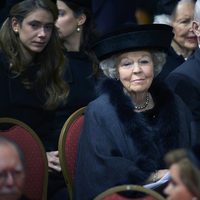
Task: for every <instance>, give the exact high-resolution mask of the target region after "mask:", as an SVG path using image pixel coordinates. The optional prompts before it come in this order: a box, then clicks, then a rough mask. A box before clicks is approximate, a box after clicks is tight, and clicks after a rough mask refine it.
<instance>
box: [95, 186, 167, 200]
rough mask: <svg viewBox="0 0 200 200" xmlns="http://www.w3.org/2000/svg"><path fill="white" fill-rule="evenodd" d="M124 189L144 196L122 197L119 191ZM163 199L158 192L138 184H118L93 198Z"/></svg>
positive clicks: (122, 199)
mask: <svg viewBox="0 0 200 200" xmlns="http://www.w3.org/2000/svg"><path fill="white" fill-rule="evenodd" d="M125 191H134V192H140V193H143V194H144V195H145V196H144V197H135V198H134V197H133V198H132V197H131V198H127V197H123V196H121V195H120V194H118V193H119V192H125ZM128 199H129V200H130V199H132V200H165V198H164V197H163V196H161V195H160V194H159V193H158V192H156V191H154V190H152V189H148V188H144V187H143V186H140V185H120V186H115V187H112V188H110V189H108V190H106V191H104V192H102V193H100V194H99V195H98V196H97V197H95V198H94V200H128Z"/></svg>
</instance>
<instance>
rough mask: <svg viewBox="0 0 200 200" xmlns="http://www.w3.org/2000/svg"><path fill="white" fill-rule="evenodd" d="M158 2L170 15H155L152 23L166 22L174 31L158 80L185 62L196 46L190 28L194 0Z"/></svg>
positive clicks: (195, 38)
mask: <svg viewBox="0 0 200 200" xmlns="http://www.w3.org/2000/svg"><path fill="white" fill-rule="evenodd" d="M158 4H159V8H160V7H161V8H162V6H163V12H166V13H168V14H170V15H166V14H163V15H157V16H155V21H154V23H168V24H169V25H171V26H172V27H173V33H174V38H173V40H172V43H171V48H170V49H169V51H168V55H167V58H166V63H165V65H164V66H163V70H162V72H161V73H160V74H159V76H158V78H159V79H160V80H163V79H165V78H166V77H167V76H168V75H169V73H170V72H171V71H173V70H174V69H176V68H177V67H178V66H179V65H181V64H182V63H183V62H185V60H187V59H188V57H189V56H190V55H192V53H193V52H194V50H195V48H196V47H197V37H196V36H195V34H194V32H193V30H192V20H193V15H194V6H195V0H179V1H177V2H176V1H168V0H163V1H162V0H161V1H159V2H158ZM169 6H170V8H169ZM171 12H172V13H171ZM167 20H168V22H167Z"/></svg>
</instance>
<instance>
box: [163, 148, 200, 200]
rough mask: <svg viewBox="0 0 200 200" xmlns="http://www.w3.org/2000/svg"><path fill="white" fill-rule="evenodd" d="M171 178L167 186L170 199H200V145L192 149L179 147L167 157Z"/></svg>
mask: <svg viewBox="0 0 200 200" xmlns="http://www.w3.org/2000/svg"><path fill="white" fill-rule="evenodd" d="M165 160H166V163H167V165H168V166H169V168H170V175H171V180H170V183H169V185H168V186H167V187H166V188H165V194H166V195H167V196H168V197H167V199H169V200H180V199H181V200H198V199H200V146H199V145H196V146H195V147H193V149H192V150H184V149H179V150H175V151H172V152H170V153H168V154H167V155H166V157H165Z"/></svg>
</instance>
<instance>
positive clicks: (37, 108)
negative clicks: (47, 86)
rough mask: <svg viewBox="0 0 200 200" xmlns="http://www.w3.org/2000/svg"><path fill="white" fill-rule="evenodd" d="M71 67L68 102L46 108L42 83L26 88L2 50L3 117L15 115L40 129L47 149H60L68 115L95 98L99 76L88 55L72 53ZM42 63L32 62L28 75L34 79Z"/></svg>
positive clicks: (0, 105)
mask: <svg viewBox="0 0 200 200" xmlns="http://www.w3.org/2000/svg"><path fill="white" fill-rule="evenodd" d="M68 57H69V68H68V67H66V68H67V69H68V70H67V71H66V73H65V80H66V81H67V82H68V84H69V86H70V93H69V96H68V99H67V103H66V104H65V105H60V106H59V107H58V108H57V109H55V110H51V111H49V110H45V109H44V107H43V105H44V102H45V99H44V97H43V91H41V89H40V88H39V87H37V86H36V87H33V89H30V90H28V89H25V87H24V85H23V84H22V83H21V79H20V78H21V77H20V76H16V75H13V74H11V72H10V71H9V70H8V69H9V63H8V62H7V59H6V58H5V56H3V54H0V90H1V96H0V117H13V118H16V119H18V120H21V121H23V122H25V123H27V124H28V125H29V126H30V127H31V128H32V129H33V130H35V131H36V133H37V134H38V136H39V137H40V139H41V140H42V142H43V144H44V146H45V148H46V150H47V151H53V150H57V144H58V138H59V135H60V131H61V128H62V126H63V124H64V122H65V121H66V120H67V118H68V117H69V116H70V115H71V114H72V113H73V112H74V111H75V110H77V109H78V108H80V107H82V106H86V105H87V104H88V103H89V102H90V101H91V100H93V99H94V98H95V90H94V88H95V78H94V76H92V73H93V71H92V63H91V62H90V61H89V60H88V58H87V57H86V55H83V54H81V53H78V52H77V53H69V54H68ZM37 68H38V66H30V67H29V69H28V72H27V73H28V76H29V77H31V78H32V79H34V75H35V74H36V71H37Z"/></svg>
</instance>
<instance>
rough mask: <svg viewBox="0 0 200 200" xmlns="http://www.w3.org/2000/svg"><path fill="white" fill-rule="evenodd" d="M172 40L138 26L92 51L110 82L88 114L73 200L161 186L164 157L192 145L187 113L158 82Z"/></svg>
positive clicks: (163, 31)
mask: <svg viewBox="0 0 200 200" xmlns="http://www.w3.org/2000/svg"><path fill="white" fill-rule="evenodd" d="M172 37H173V34H172V29H171V27H170V26H168V25H158V24H153V25H135V26H130V27H125V28H123V29H120V30H119V31H116V32H115V33H114V34H108V35H106V36H104V37H103V38H102V39H101V40H100V41H99V42H97V43H96V45H94V51H95V52H96V55H97V57H98V58H99V60H100V67H101V69H102V70H103V72H104V74H105V75H106V76H107V77H108V78H106V80H104V81H103V82H102V84H101V86H100V89H99V92H100V96H99V97H98V98H97V99H96V100H94V101H93V102H91V103H90V104H89V106H88V107H87V111H86V114H85V123H84V126H83V130H82V134H81V137H80V143H79V151H78V161H77V171H76V178H75V199H80V197H81V199H82V200H84V199H85V200H89V199H93V198H94V196H95V195H97V194H99V193H100V192H103V191H104V190H106V189H108V188H109V187H112V186H116V185H120V184H141V185H142V184H146V183H148V182H154V181H157V180H159V179H160V178H161V177H163V176H164V175H165V174H166V173H167V170H166V169H165V167H164V163H163V160H162V158H163V156H164V155H165V154H166V152H168V151H169V150H171V149H174V148H178V147H188V146H190V145H191V137H190V134H191V130H190V123H191V118H190V116H191V115H190V113H189V111H188V109H187V108H186V107H185V105H184V104H183V102H182V101H181V100H180V99H179V98H178V97H177V96H174V94H173V93H171V92H170V90H168V89H167V88H166V87H165V86H162V85H160V84H159V85H158V84H156V83H155V82H154V77H155V76H156V75H157V74H158V73H159V72H160V70H161V69H162V65H163V64H164V61H165V53H163V51H162V50H163V49H165V48H167V47H168V46H169V45H170V42H171V39H172Z"/></svg>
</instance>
